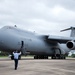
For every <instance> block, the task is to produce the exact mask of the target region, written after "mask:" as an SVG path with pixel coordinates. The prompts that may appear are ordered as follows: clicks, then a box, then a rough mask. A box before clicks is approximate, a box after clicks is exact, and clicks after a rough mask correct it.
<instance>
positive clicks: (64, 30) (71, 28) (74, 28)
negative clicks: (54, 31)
mask: <svg viewBox="0 0 75 75" xmlns="http://www.w3.org/2000/svg"><path fill="white" fill-rule="evenodd" d="M72 29H75V27H70V28H67V29H64V30H61V31H60V32H63V31H67V30H72Z"/></svg>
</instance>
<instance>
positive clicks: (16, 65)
mask: <svg viewBox="0 0 75 75" xmlns="http://www.w3.org/2000/svg"><path fill="white" fill-rule="evenodd" d="M14 62H15V70H17V67H18V59H14Z"/></svg>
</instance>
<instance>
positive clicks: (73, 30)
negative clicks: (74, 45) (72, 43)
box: [61, 27, 75, 37]
mask: <svg viewBox="0 0 75 75" xmlns="http://www.w3.org/2000/svg"><path fill="white" fill-rule="evenodd" d="M67 30H71V34H70V36H71V37H75V27H70V28H67V29H64V30H61V32H63V31H67Z"/></svg>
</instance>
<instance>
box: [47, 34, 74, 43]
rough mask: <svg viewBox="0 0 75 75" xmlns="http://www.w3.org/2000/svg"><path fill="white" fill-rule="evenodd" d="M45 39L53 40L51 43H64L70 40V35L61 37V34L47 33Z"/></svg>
mask: <svg viewBox="0 0 75 75" xmlns="http://www.w3.org/2000/svg"><path fill="white" fill-rule="evenodd" d="M46 40H47V41H48V42H53V43H66V42H67V41H72V40H73V38H72V37H61V36H52V35H49V36H48V37H47V38H46Z"/></svg>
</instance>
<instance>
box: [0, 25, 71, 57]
mask: <svg viewBox="0 0 75 75" xmlns="http://www.w3.org/2000/svg"><path fill="white" fill-rule="evenodd" d="M54 49H60V50H61V54H66V53H68V52H69V51H70V50H69V49H68V48H67V47H66V45H65V44H59V43H57V44H54V43H51V44H50V43H48V42H47V41H46V39H45V37H44V36H42V35H38V34H35V33H32V32H29V31H24V30H21V29H18V28H17V27H12V26H4V27H3V28H1V29H0V50H2V51H6V52H9V53H11V52H13V51H14V50H21V51H22V53H23V54H24V55H25V54H30V55H48V56H51V55H53V54H54ZM57 53H58V54H59V51H58V50H57Z"/></svg>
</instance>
